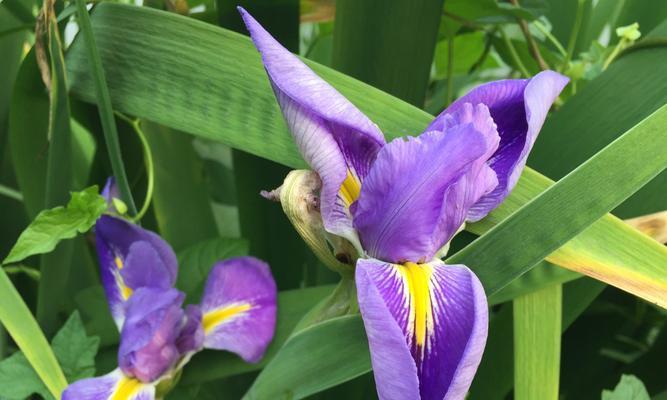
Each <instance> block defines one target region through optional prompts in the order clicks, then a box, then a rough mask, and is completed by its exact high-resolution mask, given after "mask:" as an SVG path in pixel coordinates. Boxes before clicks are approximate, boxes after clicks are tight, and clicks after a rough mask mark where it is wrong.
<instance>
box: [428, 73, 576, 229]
mask: <svg viewBox="0 0 667 400" xmlns="http://www.w3.org/2000/svg"><path fill="white" fill-rule="evenodd" d="M567 82H568V78H566V77H564V76H562V75H560V74H558V73H556V72H553V71H543V72H540V73H539V74H537V75H535V76H534V77H533V78H531V79H513V80H502V81H496V82H491V83H487V84H484V85H481V86H479V87H477V88H475V89H473V90H472V91H470V92H469V93H468V94H466V95H465V96H463V97H461V98H460V99H458V100H457V101H455V102H454V103H452V105H450V106H449V107H448V108H447V109H446V110H444V111H443V112H442V113H441V114H440V115H439V116H438V117H437V118H436V119H435V120H434V121H433V122H432V123H431V125H429V127H428V128H427V130H431V129H433V130H441V129H442V127H443V123H444V118H445V116H447V115H450V114H453V113H456V112H457V111H459V110H460V109H461V108H462V107H463V106H464V104H466V103H471V104H478V103H482V104H485V105H486V106H487V107H488V108H489V110H490V111H491V116H492V117H493V120H494V121H495V123H496V125H497V126H498V133H499V134H500V146H499V147H498V150H497V151H496V152H495V154H494V155H493V156H492V157H491V159H490V160H489V166H490V167H491V168H492V169H493V170H494V171H495V173H496V175H497V176H498V181H499V184H498V186H497V187H496V188H495V189H494V190H493V191H492V192H491V193H489V194H487V195H485V196H484V197H482V198H481V199H480V200H479V201H478V202H477V204H476V205H475V206H474V207H473V208H471V210H470V211H469V213H468V220H470V221H478V220H480V219H482V218H484V216H486V214H488V213H489V212H490V211H491V210H493V209H494V208H496V207H497V206H498V205H499V204H500V203H501V202H502V201H503V200H504V199H505V197H507V195H508V194H509V192H510V191H511V190H512V189H513V188H514V186H515V185H516V183H517V181H518V180H519V176H520V175H521V171H523V168H524V166H525V165H526V159H527V158H528V153H529V152H530V150H531V149H532V147H533V144H534V143H535V140H536V139H537V135H538V134H539V132H540V129H541V128H542V124H543V123H544V120H545V119H546V116H547V113H548V111H549V108H551V105H552V104H553V102H554V101H555V100H556V98H557V97H558V95H559V94H560V92H561V91H562V90H563V88H564V87H565V85H566V84H567Z"/></svg>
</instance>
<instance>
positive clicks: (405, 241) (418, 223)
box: [352, 105, 498, 263]
mask: <svg viewBox="0 0 667 400" xmlns="http://www.w3.org/2000/svg"><path fill="white" fill-rule="evenodd" d="M443 128H446V131H444V132H443V131H430V132H426V133H424V134H422V135H420V136H419V137H417V138H407V139H402V138H399V139H395V140H393V141H392V142H391V143H389V144H388V145H386V146H385V147H384V148H383V149H382V150H381V151H380V153H379V154H378V157H377V159H376V161H375V163H374V164H373V167H372V168H371V171H370V173H369V174H368V177H367V178H366V180H365V181H364V185H363V186H362V188H361V196H360V197H359V200H358V201H357V203H355V205H354V206H353V207H352V212H353V215H354V227H355V228H356V229H357V230H358V232H359V236H360V238H361V243H362V244H363V247H364V249H365V250H366V252H367V253H368V254H369V255H370V256H371V257H374V258H377V259H381V260H386V261H391V262H395V263H400V262H403V261H413V262H423V261H425V260H430V259H431V258H433V255H434V254H435V253H436V252H437V251H438V249H440V248H441V247H442V246H443V245H444V244H445V243H446V242H447V241H449V239H450V238H451V236H452V235H454V234H455V233H456V231H457V230H458V228H459V227H460V226H461V224H462V223H463V221H464V218H465V215H466V210H467V209H468V207H469V206H470V205H472V204H473V203H474V202H475V201H477V199H478V198H479V196H481V195H483V194H485V193H487V192H489V191H490V190H491V189H493V187H494V186H495V185H496V180H495V176H494V174H493V173H492V171H490V170H489V169H488V168H485V167H484V162H485V161H486V160H487V158H488V156H489V155H490V154H491V153H492V152H493V151H494V150H495V148H496V146H497V144H498V134H497V133H496V130H495V125H494V123H493V120H492V119H491V118H490V116H489V112H488V109H486V107H485V106H484V105H477V106H476V107H473V106H472V105H468V106H467V107H465V108H463V109H462V110H461V111H460V112H457V113H455V114H453V115H452V116H450V117H448V121H447V125H446V126H443Z"/></svg>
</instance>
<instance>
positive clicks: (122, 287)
mask: <svg viewBox="0 0 667 400" xmlns="http://www.w3.org/2000/svg"><path fill="white" fill-rule="evenodd" d="M119 285H120V294H121V296H123V300H127V299H129V298H130V296H132V289H130V288H129V287H127V286H125V284H124V283H122V282H120V284H119Z"/></svg>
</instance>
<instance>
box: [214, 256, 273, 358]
mask: <svg viewBox="0 0 667 400" xmlns="http://www.w3.org/2000/svg"><path fill="white" fill-rule="evenodd" d="M276 296H277V293H276V283H275V281H274V280H273V276H272V275H271V270H270V269H269V266H268V265H267V264H266V263H265V262H263V261H261V260H258V259H256V258H254V257H237V258H232V259H229V260H226V261H222V262H219V263H217V264H216V265H215V266H214V267H213V269H212V270H211V273H210V274H209V277H208V280H207V282H206V287H205V288H204V295H203V297H202V303H201V310H202V313H203V319H202V324H203V326H204V333H205V339H204V347H206V348H209V349H219V350H228V351H232V352H234V353H236V354H238V355H239V356H241V358H243V359H244V360H245V361H248V362H257V361H259V360H260V359H261V358H262V356H263V355H264V351H265V350H266V347H267V346H268V345H269V343H270V342H271V339H272V338H273V333H274V331H275V325H276Z"/></svg>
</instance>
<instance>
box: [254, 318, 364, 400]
mask: <svg viewBox="0 0 667 400" xmlns="http://www.w3.org/2000/svg"><path fill="white" fill-rule="evenodd" d="M359 319H360V318H359V316H356V315H355V316H346V317H338V318H333V319H330V320H328V321H325V322H322V323H320V324H317V325H314V326H312V327H310V328H306V329H304V330H302V331H300V332H299V333H297V334H295V335H294V336H292V337H290V338H289V339H288V340H287V342H285V344H284V345H283V347H282V348H281V349H280V351H279V352H278V354H277V356H276V358H275V359H274V360H273V361H272V362H271V363H269V364H268V365H267V366H266V367H265V368H264V369H263V370H262V372H261V373H260V374H259V376H258V377H257V380H256V381H255V382H254V383H253V385H252V387H251V388H250V390H249V391H248V393H246V395H245V396H244V397H243V398H244V399H247V400H253V399H294V400H296V399H302V398H304V397H306V396H308V395H310V394H313V393H317V392H319V391H321V390H322V389H323V388H327V387H331V386H335V385H337V384H340V383H343V382H345V381H347V380H349V379H351V378H354V377H356V376H359V375H362V374H364V373H366V372H368V370H369V369H370V367H371V359H370V355H369V353H368V343H367V339H366V333H365V332H364V328H363V325H362V324H360V323H359ZM334 332H335V334H333V335H332V333H334ZM304 354H307V355H308V356H307V357H304ZM334 354H335V357H332V355H334ZM323 371H326V373H323Z"/></svg>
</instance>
